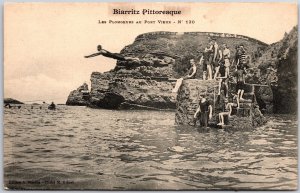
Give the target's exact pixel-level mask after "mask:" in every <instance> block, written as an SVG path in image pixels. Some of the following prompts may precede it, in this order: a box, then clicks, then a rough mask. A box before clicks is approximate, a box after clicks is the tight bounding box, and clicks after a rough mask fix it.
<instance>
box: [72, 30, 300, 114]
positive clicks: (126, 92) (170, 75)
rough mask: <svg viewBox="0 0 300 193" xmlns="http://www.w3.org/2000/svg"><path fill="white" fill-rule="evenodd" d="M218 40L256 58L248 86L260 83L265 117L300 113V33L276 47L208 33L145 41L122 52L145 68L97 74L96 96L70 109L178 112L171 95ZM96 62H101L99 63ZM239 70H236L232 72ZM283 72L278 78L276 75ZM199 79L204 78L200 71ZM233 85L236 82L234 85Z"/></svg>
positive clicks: (129, 66) (133, 65) (76, 98)
mask: <svg viewBox="0 0 300 193" xmlns="http://www.w3.org/2000/svg"><path fill="white" fill-rule="evenodd" d="M209 38H214V39H216V41H217V42H218V44H219V45H221V44H223V43H226V44H227V45H228V46H229V49H230V50H231V51H232V52H231V53H232V55H234V54H235V46H236V45H240V44H243V45H244V46H245V47H246V49H247V53H248V54H249V55H250V56H251V57H250V60H249V61H250V63H249V66H250V67H251V69H249V70H248V74H247V77H246V82H247V83H252V84H253V83H256V84H257V85H256V86H255V87H254V94H255V97H256V102H257V104H258V105H259V107H260V109H261V110H262V111H263V112H267V113H272V112H273V110H274V112H278V113H288V112H295V111H296V109H297V106H296V104H297V101H296V100H297V40H298V39H297V28H296V27H295V28H294V29H293V30H292V31H291V33H289V34H286V35H285V37H284V38H283V40H281V41H279V42H277V43H274V44H272V45H270V46H268V45H267V44H265V43H263V42H260V41H258V40H255V39H252V38H249V37H246V36H239V35H236V34H222V33H206V32H189V33H183V34H179V33H174V32H153V33H145V34H141V35H139V36H138V37H137V38H136V39H135V41H134V42H133V43H132V44H131V45H128V46H125V48H124V49H123V50H122V51H121V54H123V55H124V56H131V57H138V58H139V59H140V62H135V61H117V64H116V67H115V69H113V70H111V71H109V72H105V73H99V72H93V73H92V75H91V93H90V98H89V99H88V100H82V99H81V98H80V93H78V92H75V91H72V92H73V93H71V94H70V96H69V99H68V102H67V104H70V105H76V104H80V105H89V106H91V107H96V108H108V109H141V108H142V109H172V108H175V107H176V104H175V98H174V96H173V95H172V94H171V90H172V87H173V86H174V85H175V82H174V79H176V78H179V77H182V76H183V75H186V73H187V71H188V69H189V68H190V64H189V59H191V58H194V59H196V61H198V60H199V58H200V57H201V52H202V51H203V49H204V47H205V46H206V45H207V43H208V42H209ZM95 59H96V58H95ZM233 70H234V67H233V66H232V67H231V71H233ZM276 71H277V72H276ZM196 78H197V79H201V78H202V66H199V64H198V66H197V73H196ZM231 82H232V80H231Z"/></svg>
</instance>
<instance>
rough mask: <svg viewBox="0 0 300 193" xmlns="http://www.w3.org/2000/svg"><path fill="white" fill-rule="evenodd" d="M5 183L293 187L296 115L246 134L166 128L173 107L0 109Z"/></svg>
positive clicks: (38, 185) (279, 117)
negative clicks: (117, 109)
mask: <svg viewBox="0 0 300 193" xmlns="http://www.w3.org/2000/svg"><path fill="white" fill-rule="evenodd" d="M4 124H5V130H4V138H5V139H4V153H5V155H4V171H5V184H6V187H10V188H26V189H46V188H51V189H67V188H70V189H82V188H83V189H119V190H122V189H130V190H132V189H135V190H136V189H200V190H201V189H239V190H241V189H295V188H296V187H297V124H298V123H297V119H296V116H290V115H277V116H273V117H269V121H268V123H267V124H266V125H265V126H263V127H260V128H257V129H255V130H252V131H230V130H229V131H224V130H221V129H210V130H197V129H196V128H193V127H180V126H175V125H174V113H173V112H158V111H111V110H99V109H90V108H86V107H68V106H58V110H57V111H50V110H47V109H39V108H35V109H31V108H30V106H25V107H24V106H23V107H22V108H21V109H5V112H4Z"/></svg>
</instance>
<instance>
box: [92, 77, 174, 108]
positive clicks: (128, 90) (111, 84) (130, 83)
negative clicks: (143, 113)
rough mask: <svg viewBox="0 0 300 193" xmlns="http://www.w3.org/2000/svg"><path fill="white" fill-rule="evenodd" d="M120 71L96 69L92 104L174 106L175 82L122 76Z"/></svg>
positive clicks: (115, 106) (130, 106)
mask: <svg viewBox="0 0 300 193" xmlns="http://www.w3.org/2000/svg"><path fill="white" fill-rule="evenodd" d="M121 77H122V75H120V74H118V73H99V72H93V73H92V76H91V83H92V89H91V98H90V106H92V107H100V108H106V109H174V108H175V98H174V96H173V95H172V93H171V92H170V91H171V90H172V87H173V84H172V82H168V81H166V80H152V79H150V78H137V77H129V76H127V77H126V78H121Z"/></svg>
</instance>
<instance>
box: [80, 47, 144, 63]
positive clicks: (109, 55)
mask: <svg viewBox="0 0 300 193" xmlns="http://www.w3.org/2000/svg"><path fill="white" fill-rule="evenodd" d="M97 50H98V53H95V54H92V55H89V56H84V57H85V58H91V57H95V56H99V55H102V56H104V57H107V58H113V59H116V60H121V61H134V62H140V59H139V58H133V57H127V56H123V55H121V54H119V53H111V52H109V51H107V50H104V49H102V46H101V45H98V46H97Z"/></svg>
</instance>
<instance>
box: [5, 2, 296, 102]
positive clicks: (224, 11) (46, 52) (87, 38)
mask: <svg viewBox="0 0 300 193" xmlns="http://www.w3.org/2000/svg"><path fill="white" fill-rule="evenodd" d="M113 9H123V10H131V9H136V10H142V9H155V10H170V9H172V10H182V14H180V15H174V16H171V15H114V14H112V12H113ZM297 15H298V13H297V5H296V4H295V3H294V4H292V3H177V2H176V3H135V4H130V3H7V4H5V5H4V97H5V98H8V97H10V98H15V99H17V100H20V101H23V102H31V101H33V102H35V101H37V102H38V100H41V101H46V102H51V101H54V102H55V103H65V102H66V100H67V97H68V95H69V93H70V91H72V90H75V89H76V88H78V87H79V86H80V85H82V84H83V83H84V82H86V83H88V84H90V75H91V73H92V72H94V71H98V72H105V71H108V70H110V69H113V68H114V66H115V64H116V61H115V60H113V59H110V58H105V57H102V56H98V57H94V58H88V59H86V58H84V56H85V55H89V54H92V53H95V52H96V47H97V45H98V44H101V45H102V46H103V48H105V49H106V50H109V51H111V52H120V51H121V49H122V48H124V47H125V46H126V45H129V44H131V43H133V41H134V39H135V37H136V36H138V35H139V34H142V33H146V32H153V31H173V32H189V31H200V32H201V31H202V32H221V33H233V34H240V35H246V36H249V37H252V38H256V39H258V40H261V41H263V42H265V43H268V44H270V43H274V42H277V41H279V40H280V39H282V38H283V35H284V33H285V32H289V31H290V30H291V29H292V28H293V27H294V26H295V25H297V23H298V21H297V17H298V16H297ZM99 20H101V21H109V20H113V21H122V20H132V21H138V20H141V21H142V24H131V25H130V24H127V25H126V24H109V23H107V24H99V23H98V21H99ZM145 20H147V21H156V24H146V23H144V21H145ZM157 20H170V21H172V22H173V21H175V22H177V21H178V20H183V21H186V20H194V21H195V23H194V24H173V23H172V24H158V23H157Z"/></svg>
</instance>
